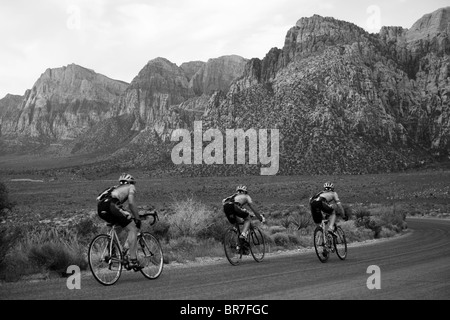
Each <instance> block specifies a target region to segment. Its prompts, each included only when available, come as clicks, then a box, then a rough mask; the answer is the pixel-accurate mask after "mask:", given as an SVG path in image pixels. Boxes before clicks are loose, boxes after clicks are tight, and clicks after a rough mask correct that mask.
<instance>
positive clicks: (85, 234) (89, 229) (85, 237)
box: [73, 218, 100, 243]
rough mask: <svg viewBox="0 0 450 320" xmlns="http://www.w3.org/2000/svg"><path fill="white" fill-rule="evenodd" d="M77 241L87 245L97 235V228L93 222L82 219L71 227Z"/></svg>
mask: <svg viewBox="0 0 450 320" xmlns="http://www.w3.org/2000/svg"><path fill="white" fill-rule="evenodd" d="M73 229H74V231H75V233H76V234H77V235H78V239H79V240H80V241H82V242H83V243H89V242H90V241H91V240H92V239H93V237H95V236H96V235H97V234H98V233H99V229H100V228H99V227H98V225H97V224H96V223H95V221H94V220H92V219H89V218H84V219H82V220H80V221H79V222H78V223H76V224H75V225H74V226H73Z"/></svg>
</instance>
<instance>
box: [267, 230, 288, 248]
mask: <svg viewBox="0 0 450 320" xmlns="http://www.w3.org/2000/svg"><path fill="white" fill-rule="evenodd" d="M270 238H272V241H273V243H274V244H275V245H277V246H281V247H284V246H287V245H288V244H289V242H290V239H289V235H288V234H287V233H283V232H278V233H274V234H272V235H270Z"/></svg>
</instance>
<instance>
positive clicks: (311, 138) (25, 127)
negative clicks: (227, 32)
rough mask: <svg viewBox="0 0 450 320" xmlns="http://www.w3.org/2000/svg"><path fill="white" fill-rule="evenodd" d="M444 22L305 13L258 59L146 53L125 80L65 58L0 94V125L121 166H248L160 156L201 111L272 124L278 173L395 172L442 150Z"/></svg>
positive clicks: (226, 121) (216, 120)
mask: <svg viewBox="0 0 450 320" xmlns="http://www.w3.org/2000/svg"><path fill="white" fill-rule="evenodd" d="M449 25H450V7H448V8H443V9H440V10H437V11H435V12H433V13H431V14H427V15H425V16H424V17H423V18H421V19H420V20H418V21H417V22H416V23H415V24H414V25H413V26H412V28H411V29H404V28H401V27H383V28H382V29H381V31H380V33H379V34H369V33H367V32H366V31H365V30H363V29H362V28H359V27H358V26H356V25H354V24H351V23H348V22H345V21H339V20H336V19H334V18H328V17H321V16H317V15H315V16H312V17H310V18H302V19H300V20H299V21H298V22H297V23H296V25H295V26H293V27H292V28H291V29H290V30H288V32H287V34H286V37H285V43H284V46H283V48H281V49H279V48H272V49H271V50H270V51H269V52H268V53H267V54H266V56H265V57H264V58H263V59H257V58H254V59H250V60H246V59H244V58H242V57H238V56H223V57H219V58H215V59H210V60H208V61H207V62H201V61H193V62H187V63H183V64H182V65H181V66H179V67H178V66H177V65H175V64H173V63H171V62H170V61H168V60H167V59H164V58H157V59H154V60H151V61H149V63H148V64H147V65H146V66H145V67H144V68H143V69H142V70H141V72H140V73H139V74H138V75H137V76H136V78H135V79H134V80H133V81H132V83H131V84H129V85H127V84H125V83H123V82H119V81H114V80H110V79H108V78H106V77H104V76H100V75H97V74H95V73H94V72H93V71H90V70H87V69H84V68H81V67H77V66H73V65H72V66H68V67H65V68H61V69H55V70H47V71H46V72H45V73H44V74H43V75H42V77H41V78H40V79H39V80H38V82H37V83H36V85H35V86H34V87H33V88H32V89H31V90H29V91H27V92H26V94H25V97H23V99H22V101H21V102H20V100H21V99H20V98H19V97H9V98H8V99H3V100H1V101H0V121H1V122H0V124H1V129H0V130H1V133H2V135H22V136H23V135H29V136H34V137H38V136H39V137H41V136H49V137H52V138H58V139H64V138H72V139H76V140H75V144H74V145H75V147H74V148H73V150H72V152H92V151H95V150H98V149H100V148H106V147H107V148H108V150H110V151H111V152H110V154H109V157H110V158H111V159H115V161H116V160H117V161H119V162H120V163H123V164H124V165H126V166H128V167H129V166H144V167H147V166H150V167H152V166H153V164H158V165H159V166H162V167H163V168H164V170H169V171H172V170H175V171H176V170H182V171H183V172H188V173H190V174H193V175H204V174H223V175H228V174H238V173H252V174H259V169H260V168H259V167H258V166H257V165H255V166H250V165H247V166H206V165H205V166H201V165H200V166H186V167H176V168H174V166H173V165H170V164H171V159H170V152H171V147H172V146H173V144H170V143H168V140H169V137H170V135H171V133H172V131H173V130H174V129H177V128H190V129H192V127H193V122H194V120H202V121H203V129H204V130H207V129H209V128H218V129H221V130H222V132H225V130H226V129H244V130H247V129H250V128H253V129H256V130H258V129H269V130H270V129H279V131H280V135H281V136H280V155H279V157H280V170H279V173H281V174H300V173H308V174H311V173H367V172H388V171H396V170H403V169H405V168H411V167H414V166H417V165H420V164H423V163H424V162H426V161H431V160H432V158H431V156H432V155H435V156H436V155H440V156H448V155H449V150H450V107H449V98H450V94H449V90H450V83H449V82H450V73H449V68H450V66H449V64H450V39H449V34H450V27H449ZM2 103H3V105H4V106H3V107H2ZM5 105H6V106H5ZM94 124H95V125H94ZM115 150H116V152H114V151H115ZM125 159H126V160H125ZM122 160H123V161H122ZM117 161H116V162H117ZM121 161H122V162H121ZM119 162H117V163H119Z"/></svg>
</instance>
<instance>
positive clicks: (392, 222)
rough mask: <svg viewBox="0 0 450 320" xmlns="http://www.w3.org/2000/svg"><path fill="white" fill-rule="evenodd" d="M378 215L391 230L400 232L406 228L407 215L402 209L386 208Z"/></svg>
mask: <svg viewBox="0 0 450 320" xmlns="http://www.w3.org/2000/svg"><path fill="white" fill-rule="evenodd" d="M378 216H379V218H380V220H381V221H382V222H383V225H384V226H386V227H388V228H390V229H391V230H395V231H396V232H400V231H401V230H403V229H406V222H405V219H406V215H405V213H404V212H402V211H395V210H392V211H391V210H384V211H381V212H380V213H379V214H378Z"/></svg>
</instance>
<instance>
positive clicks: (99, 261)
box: [88, 234, 122, 286]
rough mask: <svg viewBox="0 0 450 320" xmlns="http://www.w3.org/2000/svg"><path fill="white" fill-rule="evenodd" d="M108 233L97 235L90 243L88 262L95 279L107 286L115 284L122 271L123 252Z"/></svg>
mask: <svg viewBox="0 0 450 320" xmlns="http://www.w3.org/2000/svg"><path fill="white" fill-rule="evenodd" d="M111 241H112V240H111V237H110V236H109V235H106V234H101V235H98V236H96V237H95V238H94V239H93V240H92V241H91V243H90V245H89V250H88V262H89V267H90V269H91V272H92V274H93V275H94V278H95V280H97V281H98V282H100V283H101V284H103V285H105V286H110V285H113V284H114V283H116V282H117V280H119V278H120V274H121V273H122V252H121V251H120V249H119V246H118V244H117V243H116V242H115V241H113V242H112V248H111V250H110V245H111Z"/></svg>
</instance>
